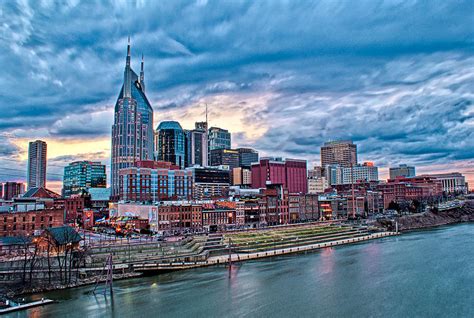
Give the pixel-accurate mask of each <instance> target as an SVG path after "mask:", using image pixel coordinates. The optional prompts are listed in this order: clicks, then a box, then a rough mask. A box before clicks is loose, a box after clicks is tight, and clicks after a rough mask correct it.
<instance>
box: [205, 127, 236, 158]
mask: <svg viewBox="0 0 474 318" xmlns="http://www.w3.org/2000/svg"><path fill="white" fill-rule="evenodd" d="M208 138H209V152H210V151H212V150H214V149H230V148H231V134H230V132H229V131H228V130H226V129H222V128H218V127H211V128H209V137H208Z"/></svg>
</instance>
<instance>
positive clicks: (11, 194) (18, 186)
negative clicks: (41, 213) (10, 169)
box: [2, 182, 25, 200]
mask: <svg viewBox="0 0 474 318" xmlns="http://www.w3.org/2000/svg"><path fill="white" fill-rule="evenodd" d="M23 193H25V185H24V184H23V183H20V182H5V183H4V184H3V196H2V197H3V200H11V199H13V198H15V197H18V196H20V195H22V194H23Z"/></svg>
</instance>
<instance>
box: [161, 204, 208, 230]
mask: <svg viewBox="0 0 474 318" xmlns="http://www.w3.org/2000/svg"><path fill="white" fill-rule="evenodd" d="M201 212H202V207H201V205H195V204H183V205H161V206H159V207H158V230H160V231H179V232H181V231H183V230H185V229H190V230H192V231H201V230H202V213H201Z"/></svg>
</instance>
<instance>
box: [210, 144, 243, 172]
mask: <svg viewBox="0 0 474 318" xmlns="http://www.w3.org/2000/svg"><path fill="white" fill-rule="evenodd" d="M210 165H211V166H229V169H230V170H232V169H234V168H237V167H238V166H239V152H238V151H237V150H233V149H213V150H211V152H210Z"/></svg>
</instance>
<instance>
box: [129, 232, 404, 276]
mask: <svg viewBox="0 0 474 318" xmlns="http://www.w3.org/2000/svg"><path fill="white" fill-rule="evenodd" d="M394 235H399V233H397V232H380V233H373V234H367V235H363V236H358V237H352V238H344V239H340V240H334V241H330V242H323V243H315V244H309V245H303V246H295V247H287V248H275V249H271V250H266V251H259V252H253V253H235V252H234V253H230V255H229V254H227V255H218V256H210V257H208V258H207V260H205V261H200V262H176V263H159V262H155V263H152V262H149V263H143V264H135V266H134V268H135V270H137V271H143V272H148V271H170V270H181V269H190V268H196V267H204V266H214V265H219V264H227V263H229V261H230V262H231V263H233V262H242V261H247V260H256V259H260V258H266V257H274V256H280V255H286V254H294V253H303V252H309V251H312V250H316V249H321V248H327V247H334V246H339V245H345V244H353V243H358V242H363V241H367V240H373V239H379V238H383V237H388V236H394ZM231 249H232V248H231Z"/></svg>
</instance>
